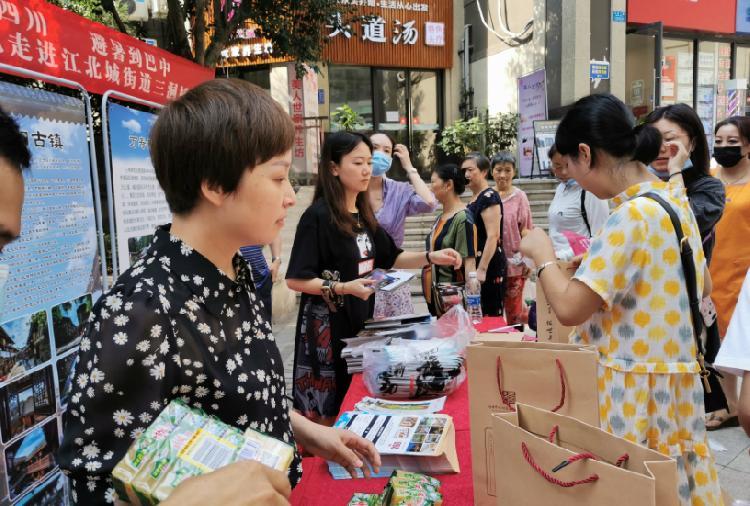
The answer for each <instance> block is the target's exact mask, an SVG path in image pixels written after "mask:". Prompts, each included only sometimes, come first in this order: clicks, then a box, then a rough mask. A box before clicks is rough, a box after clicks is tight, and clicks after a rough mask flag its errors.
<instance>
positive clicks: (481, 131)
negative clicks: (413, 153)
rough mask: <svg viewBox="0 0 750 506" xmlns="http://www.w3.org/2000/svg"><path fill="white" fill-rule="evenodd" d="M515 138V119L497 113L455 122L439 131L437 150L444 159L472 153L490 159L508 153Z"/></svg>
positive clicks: (516, 123)
mask: <svg viewBox="0 0 750 506" xmlns="http://www.w3.org/2000/svg"><path fill="white" fill-rule="evenodd" d="M517 135H518V115H517V114H514V113H499V114H497V115H495V116H490V115H489V114H485V115H481V114H480V115H479V116H475V117H473V118H471V119H468V120H458V121H455V122H454V123H453V124H452V125H450V126H447V127H445V128H444V129H443V133H442V138H441V139H440V148H441V149H442V150H443V151H444V152H445V153H446V154H447V155H455V156H464V155H466V154H467V153H470V152H472V151H479V152H481V153H486V154H488V155H492V154H494V153H497V152H498V151H503V150H509V151H512V150H513V149H514V146H515V145H516V138H517Z"/></svg>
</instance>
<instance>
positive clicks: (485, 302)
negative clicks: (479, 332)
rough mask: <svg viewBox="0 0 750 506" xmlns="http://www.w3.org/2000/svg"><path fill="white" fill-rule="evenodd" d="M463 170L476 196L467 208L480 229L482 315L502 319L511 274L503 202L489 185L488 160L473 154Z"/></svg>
mask: <svg viewBox="0 0 750 506" xmlns="http://www.w3.org/2000/svg"><path fill="white" fill-rule="evenodd" d="M461 170H462V171H463V172H464V175H465V176H466V181H467V182H468V183H469V189H470V190H471V192H472V193H473V196H472V198H471V202H470V203H469V205H468V206H467V207H468V209H469V211H470V212H471V214H472V215H473V216H474V223H475V224H476V226H477V258H478V260H477V279H478V280H479V282H480V283H481V284H482V313H484V315H485V316H500V315H502V313H503V298H504V295H505V294H504V292H505V290H504V287H505V274H506V270H507V259H506V257H505V254H504V253H503V250H502V248H501V247H500V220H501V218H502V215H503V202H502V200H501V199H500V195H498V193H497V192H496V191H495V190H493V189H492V188H490V184H489V183H488V182H487V177H488V176H489V173H490V161H489V159H488V158H487V157H486V156H484V155H483V154H481V153H476V152H474V153H469V154H468V155H467V156H466V158H464V161H463V162H461Z"/></svg>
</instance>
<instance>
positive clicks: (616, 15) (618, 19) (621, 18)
mask: <svg viewBox="0 0 750 506" xmlns="http://www.w3.org/2000/svg"><path fill="white" fill-rule="evenodd" d="M625 19H626V16H625V11H612V21H613V22H614V23H624V22H625Z"/></svg>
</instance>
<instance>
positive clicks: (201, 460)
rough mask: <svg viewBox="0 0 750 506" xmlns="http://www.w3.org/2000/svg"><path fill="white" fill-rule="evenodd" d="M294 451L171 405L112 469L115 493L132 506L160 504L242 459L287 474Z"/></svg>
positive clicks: (194, 411) (192, 411) (176, 405)
mask: <svg viewBox="0 0 750 506" xmlns="http://www.w3.org/2000/svg"><path fill="white" fill-rule="evenodd" d="M293 458H294V448H293V447H292V446H291V445H288V444H286V443H284V442H282V441H279V440H277V439H275V438H272V437H269V436H266V435H265V434H261V433H260V432H256V431H254V430H252V429H248V430H247V431H245V432H244V433H243V432H242V431H240V430H238V429H236V428H234V427H231V426H229V425H227V424H225V423H224V422H222V421H221V420H219V419H217V418H214V417H211V416H208V415H206V414H205V413H203V412H202V411H199V410H197V409H193V408H190V407H188V406H187V405H185V404H184V403H183V402H181V401H179V400H175V401H172V402H171V403H169V405H167V407H166V408H164V410H163V411H162V412H161V413H160V414H159V416H157V417H156V419H155V420H154V421H153V423H152V424H151V425H150V426H149V427H148V428H147V429H146V430H145V431H144V432H143V434H142V435H141V436H140V437H138V438H137V439H136V440H135V441H134V442H133V444H132V445H131V446H130V448H129V449H128V452H127V453H126V454H125V456H124V457H123V459H122V460H121V461H120V462H119V463H118V464H117V465H116V466H115V468H114V469H113V470H112V479H113V482H114V487H115V491H116V492H117V494H118V496H119V497H120V499H121V500H123V501H125V502H128V503H130V504H138V505H145V504H158V503H159V502H160V501H163V500H165V499H166V498H167V497H168V496H169V494H170V493H171V492H172V490H173V489H174V488H175V487H176V486H177V485H179V484H180V483H181V482H182V481H183V480H185V479H187V478H189V477H191V476H199V475H201V474H204V473H210V472H211V471H214V470H216V469H219V468H221V467H224V466H226V465H229V464H231V463H233V462H237V461H238V460H256V461H259V462H261V463H262V464H265V465H267V466H269V467H271V468H274V469H277V470H279V471H283V472H285V471H286V470H287V469H288V468H289V465H290V464H291V463H292V459H293Z"/></svg>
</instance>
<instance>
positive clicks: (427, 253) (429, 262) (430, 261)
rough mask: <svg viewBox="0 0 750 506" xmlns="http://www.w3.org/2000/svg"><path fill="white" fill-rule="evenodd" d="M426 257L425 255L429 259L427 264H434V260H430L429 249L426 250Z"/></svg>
mask: <svg viewBox="0 0 750 506" xmlns="http://www.w3.org/2000/svg"><path fill="white" fill-rule="evenodd" d="M424 257H425V259H427V265H432V260H430V252H429V251H425V252H424Z"/></svg>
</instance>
